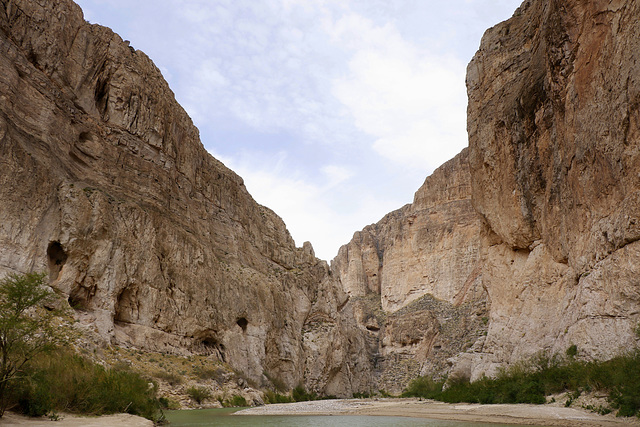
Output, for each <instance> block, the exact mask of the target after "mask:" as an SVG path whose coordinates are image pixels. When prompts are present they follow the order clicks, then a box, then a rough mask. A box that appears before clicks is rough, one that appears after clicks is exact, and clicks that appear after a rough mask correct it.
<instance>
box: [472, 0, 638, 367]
mask: <svg viewBox="0 0 640 427" xmlns="http://www.w3.org/2000/svg"><path fill="white" fill-rule="evenodd" d="M638 17H640V4H638V3H637V2H626V1H615V0H612V1H608V0H607V1H602V0H600V1H589V2H581V1H567V2H560V1H552V0H547V1H542V0H535V1H525V2H524V3H523V4H522V6H521V7H520V8H519V9H518V10H517V11H516V13H515V14H514V16H513V17H512V18H511V19H510V20H508V21H506V22H503V23H501V24H499V25H497V26H495V27H493V28H491V29H490V30H488V31H487V33H486V34H485V36H484V37H483V40H482V44H481V46H480V50H479V51H478V53H477V54H476V56H475V57H474V58H473V60H472V61H471V63H470V65H469V67H468V74H467V87H468V92H469V110H468V130H469V143H470V154H469V163H470V166H471V175H472V180H471V182H472V201H473V205H474V207H475V209H476V210H477V211H478V212H479V213H480V214H481V215H482V216H483V218H485V219H486V230H485V233H484V235H485V236H486V238H485V240H484V242H483V245H482V257H483V272H482V277H483V281H484V283H485V287H486V288H487V291H488V293H489V299H490V301H491V315H490V326H489V333H488V336H487V340H486V343H485V345H484V348H483V349H482V351H480V352H478V353H476V354H474V355H471V356H469V359H468V362H469V363H468V364H467V366H466V369H467V371H468V373H469V374H470V375H471V377H472V378H477V377H479V376H480V375H482V374H483V373H487V374H491V373H494V372H495V369H496V367H497V366H501V365H504V364H508V363H510V362H513V361H516V360H519V359H522V358H526V357H528V356H530V355H532V354H535V353H538V352H540V351H547V352H550V353H564V351H565V350H566V348H567V347H569V346H570V345H573V344H575V345H576V346H577V348H578V351H579V355H581V356H583V357H594V358H607V357H611V356H612V355H614V354H616V353H618V352H620V351H626V350H628V349H631V348H634V347H635V346H636V345H637V340H638V338H637V336H636V334H635V332H634V330H635V328H636V326H637V325H638V321H639V320H640V319H639V318H638V314H639V313H640V310H639V308H640V257H639V255H640V252H639V251H640V246H639V245H640V243H638V239H639V238H640V175H639V174H638V171H639V170H640V109H639V108H640V38H639V37H638V34H640V20H639V19H638Z"/></svg>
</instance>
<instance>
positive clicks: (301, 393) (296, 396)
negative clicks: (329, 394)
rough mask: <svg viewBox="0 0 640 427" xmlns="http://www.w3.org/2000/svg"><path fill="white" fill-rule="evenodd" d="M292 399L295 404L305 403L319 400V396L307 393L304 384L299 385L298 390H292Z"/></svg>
mask: <svg viewBox="0 0 640 427" xmlns="http://www.w3.org/2000/svg"><path fill="white" fill-rule="evenodd" d="M291 397H292V398H293V400H294V401H295V402H305V401H308V400H317V399H318V395H317V394H315V393H313V392H311V393H307V390H305V388H304V386H303V385H302V384H300V385H298V386H297V387H296V388H294V389H293V390H291Z"/></svg>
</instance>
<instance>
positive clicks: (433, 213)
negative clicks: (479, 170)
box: [331, 149, 487, 392]
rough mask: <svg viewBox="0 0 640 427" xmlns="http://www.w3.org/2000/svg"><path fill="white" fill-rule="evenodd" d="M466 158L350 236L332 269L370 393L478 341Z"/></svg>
mask: <svg viewBox="0 0 640 427" xmlns="http://www.w3.org/2000/svg"><path fill="white" fill-rule="evenodd" d="M470 176H471V175H470V172H469V164H468V152H467V150H466V149H465V150H463V151H462V153H460V154H459V155H458V156H456V157H455V158H454V159H452V160H450V161H449V162H447V163H445V164H444V165H443V166H441V167H440V168H439V169H437V170H436V171H435V172H434V173H433V174H432V175H431V176H430V177H428V178H427V179H426V180H425V182H424V184H423V185H422V187H420V189H419V190H418V191H417V192H416V194H415V197H414V201H413V203H412V204H410V205H406V206H404V207H403V208H401V209H399V210H397V211H394V212H392V213H390V214H388V215H387V216H385V217H384V218H383V219H382V220H381V221H380V222H378V223H377V224H373V225H370V226H368V227H365V228H364V229H363V230H362V231H359V232H356V233H355V235H354V237H353V239H352V240H351V242H349V243H348V244H347V245H345V246H343V247H342V248H340V251H339V253H338V256H337V257H336V258H335V259H334V260H333V262H332V264H331V269H332V271H333V273H334V276H335V277H336V278H337V280H338V281H339V282H340V284H341V286H342V287H344V289H345V291H346V292H347V293H348V294H349V295H350V297H351V300H352V301H353V303H354V306H355V315H356V320H357V322H358V325H359V326H360V329H361V330H362V331H363V332H364V333H366V334H367V335H368V338H369V340H368V341H369V344H368V351H369V352H370V354H371V355H372V356H371V357H372V359H373V360H375V364H376V379H377V381H378V383H377V384H378V388H379V389H383V390H387V391H390V392H398V391H401V390H402V388H403V387H404V386H405V385H406V383H407V382H408V380H409V379H410V378H412V377H415V376H416V375H418V374H419V373H421V372H422V373H431V374H436V375H443V374H445V373H447V372H448V370H449V359H450V358H452V357H455V356H456V355H457V354H458V353H460V352H462V351H464V350H466V349H468V348H469V347H471V346H473V345H474V344H476V342H477V341H478V340H480V341H482V339H483V338H484V336H483V334H484V333H485V332H486V322H487V306H486V303H487V299H486V292H485V290H484V289H483V287H482V277H481V270H482V266H481V263H480V244H481V236H480V232H481V219H480V216H478V215H477V213H476V212H475V210H474V209H473V207H472V205H471V181H470Z"/></svg>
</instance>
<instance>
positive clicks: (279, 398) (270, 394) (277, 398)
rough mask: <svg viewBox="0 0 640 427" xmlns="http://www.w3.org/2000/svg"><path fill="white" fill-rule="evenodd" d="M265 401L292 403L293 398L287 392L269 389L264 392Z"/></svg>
mask: <svg viewBox="0 0 640 427" xmlns="http://www.w3.org/2000/svg"><path fill="white" fill-rule="evenodd" d="M263 398H264V402H265V403H291V402H293V399H292V398H291V396H289V395H286V394H280V393H277V392H274V391H271V390H267V391H265V392H264V396H263Z"/></svg>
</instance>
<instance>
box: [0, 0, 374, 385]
mask: <svg viewBox="0 0 640 427" xmlns="http://www.w3.org/2000/svg"><path fill="white" fill-rule="evenodd" d="M0 30H1V31H0V159H2V160H1V164H2V168H1V169H0V200H2V204H1V206H0V216H1V220H0V273H3V272H8V271H29V270H32V269H35V270H45V271H48V272H49V279H50V284H51V286H52V287H53V288H55V289H58V290H59V291H61V292H62V293H63V294H64V295H66V296H67V297H68V301H69V303H70V305H71V306H72V307H73V308H74V309H75V310H76V313H77V317H78V318H79V319H80V321H81V324H82V325H84V326H85V328H86V329H87V333H92V334H93V336H94V338H95V339H96V341H97V342H99V343H113V344H118V345H125V346H132V347H136V348H141V349H149V350H155V351H168V352H176V353H186V352H197V353H205V354H211V355H214V356H216V357H217V358H219V359H220V360H223V361H226V362H228V363H229V364H230V365H231V366H232V367H233V368H235V369H236V370H238V371H242V372H243V373H244V374H245V375H246V376H247V377H248V378H250V379H253V380H254V381H257V382H266V381H267V379H266V377H265V375H264V374H266V375H268V376H269V377H270V378H277V379H279V380H281V381H283V382H284V383H285V384H286V385H288V386H289V387H293V386H295V385H297V384H299V383H300V382H302V381H303V375H304V373H305V372H311V373H312V375H310V378H312V381H311V382H310V383H309V384H310V385H313V387H314V390H316V391H320V392H323V391H324V387H325V386H327V385H329V389H330V391H331V393H332V394H339V395H350V394H351V392H352V391H353V390H359V389H362V388H366V387H367V382H368V378H369V375H368V371H367V370H368V366H369V365H368V364H367V363H366V361H363V360H361V359H362V357H363V356H359V351H358V350H359V348H358V345H359V343H360V342H361V341H362V340H363V337H361V336H360V335H359V332H358V331H357V329H356V328H355V324H354V323H353V322H352V321H351V326H350V323H349V322H350V321H349V319H350V317H349V316H347V315H346V314H344V313H348V311H349V309H350V307H349V305H348V304H347V301H346V297H345V296H344V295H343V294H340V292H338V291H337V290H335V289H333V288H332V287H331V286H332V282H331V281H329V280H327V277H328V266H327V264H326V263H325V262H324V261H320V260H318V259H316V258H315V256H314V254H313V249H312V248H311V245H310V244H305V245H304V246H303V248H296V247H295V245H294V242H293V240H292V238H291V236H290V235H289V233H288V231H287V230H286V228H285V225H284V223H283V222H282V220H281V219H280V218H279V217H277V216H276V215H275V214H274V213H273V212H272V211H270V210H269V209H267V208H265V207H263V206H260V205H258V204H257V203H255V202H254V200H253V199H252V198H251V196H250V195H249V194H248V192H247V191H246V189H245V187H244V185H243V181H242V179H241V178H240V177H238V176H237V175H236V174H235V173H233V172H232V171H230V170H229V169H227V168H226V167H225V166H224V165H222V164H221V163H220V162H219V161H217V160H215V159H214V158H213V157H211V156H210V155H209V154H208V153H207V152H206V151H205V149H204V148H203V146H202V144H201V143H200V141H199V136H198V130H197V129H196V128H195V127H194V126H193V124H192V122H191V120H190V119H189V117H188V116H187V114H186V112H185V111H184V110H183V109H182V108H181V107H180V106H179V105H178V104H177V102H176V101H175V99H174V96H173V93H172V92H171V90H170V89H169V87H168V85H167V83H166V82H165V81H164V79H163V78H162V75H161V73H160V72H159V70H158V69H157V68H156V67H155V66H154V64H153V63H152V62H151V60H150V59H149V58H148V57H147V56H146V55H145V54H143V53H142V52H140V51H136V50H135V49H133V48H132V47H131V46H129V43H128V42H124V41H122V39H121V38H120V37H119V36H117V35H116V34H114V33H113V32H112V31H111V30H109V29H108V28H104V27H101V26H98V25H90V24H88V23H86V22H85V21H84V19H83V16H82V12H81V10H80V8H79V7H78V6H76V5H75V4H73V3H72V2H71V1H68V0H51V1H46V2H42V1H35V0H20V1H10V0H2V1H0ZM339 308H340V309H341V310H342V312H341V311H340V310H339ZM318 323H320V324H321V325H322V328H324V330H327V331H330V332H329V333H327V334H325V335H323V337H325V338H326V336H327V335H328V336H329V338H330V341H329V342H324V343H322V346H323V347H322V348H320V349H318V348H312V347H311V346H310V345H308V343H307V340H305V339H304V337H306V335H305V334H303V330H304V331H306V332H305V333H307V334H312V333H315V331H317V329H318V327H317V326H316V325H317V324H318ZM353 334H355V335H353ZM320 335H322V334H320ZM352 335H353V336H352ZM319 355H321V356H322V357H319ZM328 356H331V358H332V359H331V361H330V362H329V361H328V359H327V357H328ZM316 357H319V359H316Z"/></svg>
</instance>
